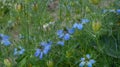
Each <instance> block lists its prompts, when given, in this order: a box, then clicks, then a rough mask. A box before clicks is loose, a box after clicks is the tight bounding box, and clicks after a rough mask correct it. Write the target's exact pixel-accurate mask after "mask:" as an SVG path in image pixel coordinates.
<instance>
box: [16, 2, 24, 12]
mask: <svg viewBox="0 0 120 67" xmlns="http://www.w3.org/2000/svg"><path fill="white" fill-rule="evenodd" d="M15 9H16V10H17V11H18V12H20V11H22V9H23V7H22V4H20V3H19V4H15Z"/></svg>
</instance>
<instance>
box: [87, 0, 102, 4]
mask: <svg viewBox="0 0 120 67" xmlns="http://www.w3.org/2000/svg"><path fill="white" fill-rule="evenodd" d="M100 1H101V0H89V2H90V3H92V4H94V5H98V4H99V3H100Z"/></svg>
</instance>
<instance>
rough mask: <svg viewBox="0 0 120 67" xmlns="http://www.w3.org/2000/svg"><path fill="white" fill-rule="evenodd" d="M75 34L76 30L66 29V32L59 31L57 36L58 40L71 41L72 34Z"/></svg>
mask: <svg viewBox="0 0 120 67" xmlns="http://www.w3.org/2000/svg"><path fill="white" fill-rule="evenodd" d="M73 33H74V28H70V29H69V28H65V30H58V31H57V36H58V38H61V39H64V40H69V39H70V36H71V35H70V34H73Z"/></svg>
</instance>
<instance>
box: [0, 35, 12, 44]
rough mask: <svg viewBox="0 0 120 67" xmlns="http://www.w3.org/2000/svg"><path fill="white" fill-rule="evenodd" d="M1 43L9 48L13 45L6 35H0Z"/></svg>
mask: <svg viewBox="0 0 120 67" xmlns="http://www.w3.org/2000/svg"><path fill="white" fill-rule="evenodd" d="M0 42H1V44H4V45H5V46H9V45H10V44H11V42H10V41H9V36H7V35H4V34H0Z"/></svg>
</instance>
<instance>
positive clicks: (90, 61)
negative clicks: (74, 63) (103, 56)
mask: <svg viewBox="0 0 120 67" xmlns="http://www.w3.org/2000/svg"><path fill="white" fill-rule="evenodd" d="M90 58H91V57H90V55H89V54H87V55H86V58H81V60H80V61H81V63H80V64H79V67H83V66H85V65H87V67H92V65H93V64H94V63H95V62H96V61H95V60H94V59H90Z"/></svg>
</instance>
